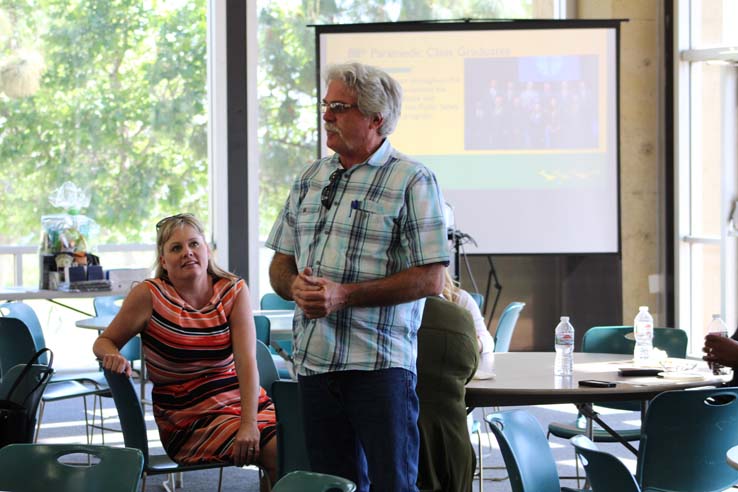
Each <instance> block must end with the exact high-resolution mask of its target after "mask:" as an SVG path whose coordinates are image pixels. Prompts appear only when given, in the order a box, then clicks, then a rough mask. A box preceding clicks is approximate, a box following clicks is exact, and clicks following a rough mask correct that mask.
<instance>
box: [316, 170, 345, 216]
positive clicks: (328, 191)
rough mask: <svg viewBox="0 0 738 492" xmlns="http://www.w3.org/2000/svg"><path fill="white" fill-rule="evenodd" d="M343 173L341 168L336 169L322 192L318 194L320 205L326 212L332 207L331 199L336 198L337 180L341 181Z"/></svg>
mask: <svg viewBox="0 0 738 492" xmlns="http://www.w3.org/2000/svg"><path fill="white" fill-rule="evenodd" d="M344 171H345V169H343V168H338V169H336V170H335V171H333V174H331V177H330V178H329V180H328V184H327V185H325V188H323V191H322V192H321V193H320V203H322V204H323V206H324V207H325V208H326V210H330V209H331V205H333V199H334V198H336V190H337V189H338V180H339V179H341V176H343V173H344Z"/></svg>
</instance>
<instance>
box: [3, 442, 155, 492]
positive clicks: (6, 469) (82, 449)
mask: <svg viewBox="0 0 738 492" xmlns="http://www.w3.org/2000/svg"><path fill="white" fill-rule="evenodd" d="M88 458H89V461H88ZM69 463H71V464H69ZM0 469H2V470H3V472H2V473H0V489H2V490H18V491H20V490H22V491H24V492H47V491H50V490H53V491H54V492H98V491H101V490H104V491H105V492H135V491H136V490H137V489H138V482H139V479H140V477H141V470H142V469H143V456H142V454H141V452H140V451H139V450H137V449H128V448H112V447H108V446H86V445H81V444H10V445H8V446H5V447H4V448H2V449H0Z"/></svg>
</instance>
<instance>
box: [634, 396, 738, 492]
mask: <svg viewBox="0 0 738 492" xmlns="http://www.w3.org/2000/svg"><path fill="white" fill-rule="evenodd" d="M736 429H738V388H711V389H703V390H694V391H684V390H681V391H667V392H666V393H662V394H660V395H658V396H657V397H656V398H654V399H653V401H652V402H651V404H650V405H649V407H648V411H647V412H646V419H645V422H644V423H643V430H642V434H641V444H640V446H639V449H638V465H637V471H636V477H637V478H638V481H639V482H640V484H641V488H642V489H643V490H647V489H650V488H653V489H654V490H670V491H673V492H680V491H683V492H687V491H694V490H699V491H704V492H712V491H721V490H725V489H728V488H730V487H731V486H732V485H733V484H735V483H736V482H738V470H735V469H733V468H732V467H731V466H729V465H728V464H727V463H726V458H725V455H726V453H727V451H728V449H730V448H731V447H733V446H736V445H738V432H737V431H736Z"/></svg>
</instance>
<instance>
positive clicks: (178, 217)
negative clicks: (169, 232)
mask: <svg viewBox="0 0 738 492" xmlns="http://www.w3.org/2000/svg"><path fill="white" fill-rule="evenodd" d="M194 218H195V216H194V215H192V214H177V215H172V216H170V217H164V218H163V219H161V220H160V221H159V222H157V223H156V230H157V231H158V230H159V229H161V228H162V226H164V225H165V224H166V223H167V222H169V221H170V220H181V219H194Z"/></svg>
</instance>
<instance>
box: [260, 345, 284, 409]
mask: <svg viewBox="0 0 738 492" xmlns="http://www.w3.org/2000/svg"><path fill="white" fill-rule="evenodd" d="M256 367H257V368H258V369H259V385H260V386H261V387H262V388H264V389H265V390H266V392H267V394H268V395H269V396H271V395H272V385H273V384H274V382H275V381H278V380H279V373H278V372H277V366H275V365H274V360H273V359H272V353H271V352H270V351H269V348H268V347H267V346H266V345H264V343H263V342H261V341H260V340H257V341H256Z"/></svg>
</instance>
